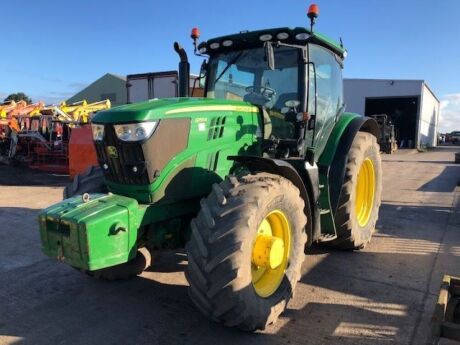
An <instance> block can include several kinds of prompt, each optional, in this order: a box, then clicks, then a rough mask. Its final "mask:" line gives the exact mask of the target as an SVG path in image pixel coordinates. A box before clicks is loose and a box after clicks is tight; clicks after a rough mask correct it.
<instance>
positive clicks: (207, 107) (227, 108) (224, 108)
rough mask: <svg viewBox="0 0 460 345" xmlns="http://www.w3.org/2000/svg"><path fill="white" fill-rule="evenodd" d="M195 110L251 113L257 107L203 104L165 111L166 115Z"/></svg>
mask: <svg viewBox="0 0 460 345" xmlns="http://www.w3.org/2000/svg"><path fill="white" fill-rule="evenodd" d="M196 111H241V112H245V113H252V112H255V111H257V108H256V107H251V106H246V105H204V106H201V107H188V108H180V109H173V110H169V111H167V112H166V115H170V114H180V113H190V112H196Z"/></svg>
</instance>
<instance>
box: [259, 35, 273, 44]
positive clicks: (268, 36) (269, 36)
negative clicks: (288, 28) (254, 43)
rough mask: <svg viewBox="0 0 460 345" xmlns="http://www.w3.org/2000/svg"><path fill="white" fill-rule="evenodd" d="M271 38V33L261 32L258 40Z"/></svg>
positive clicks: (264, 40) (263, 40)
mask: <svg viewBox="0 0 460 345" xmlns="http://www.w3.org/2000/svg"><path fill="white" fill-rule="evenodd" d="M272 38H273V36H272V35H271V34H263V35H260V36H259V40H261V41H262V42H266V41H270V40H271V39H272Z"/></svg>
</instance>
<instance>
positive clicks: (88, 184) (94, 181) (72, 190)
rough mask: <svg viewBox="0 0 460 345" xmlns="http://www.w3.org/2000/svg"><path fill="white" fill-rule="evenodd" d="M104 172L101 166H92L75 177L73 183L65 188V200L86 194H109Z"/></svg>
mask: <svg viewBox="0 0 460 345" xmlns="http://www.w3.org/2000/svg"><path fill="white" fill-rule="evenodd" d="M107 192H108V190H107V186H106V185H105V181H104V172H103V171H102V169H101V168H100V167H99V166H90V167H89V168H88V169H86V170H85V171H84V172H83V173H81V174H78V175H76V176H75V177H74V179H73V181H72V183H70V184H68V185H67V186H66V187H65V188H64V192H63V197H64V199H67V198H71V197H73V196H75V195H82V194H84V193H107Z"/></svg>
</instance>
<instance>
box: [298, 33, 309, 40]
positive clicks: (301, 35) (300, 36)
mask: <svg viewBox="0 0 460 345" xmlns="http://www.w3.org/2000/svg"><path fill="white" fill-rule="evenodd" d="M309 37H310V35H309V34H307V33H306V32H301V33H298V34H297V35H295V39H296V40H299V41H305V40H308V38H309Z"/></svg>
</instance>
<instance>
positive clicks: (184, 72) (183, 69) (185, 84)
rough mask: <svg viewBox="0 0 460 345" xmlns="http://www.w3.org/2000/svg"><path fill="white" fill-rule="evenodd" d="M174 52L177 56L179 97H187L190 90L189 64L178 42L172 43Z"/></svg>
mask: <svg viewBox="0 0 460 345" xmlns="http://www.w3.org/2000/svg"><path fill="white" fill-rule="evenodd" d="M174 50H175V51H176V53H177V54H178V55H179V58H180V62H179V97H188V96H189V88H190V64H189V62H188V57H187V53H186V52H185V50H184V48H182V47H181V46H180V44H179V43H178V42H174Z"/></svg>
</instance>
